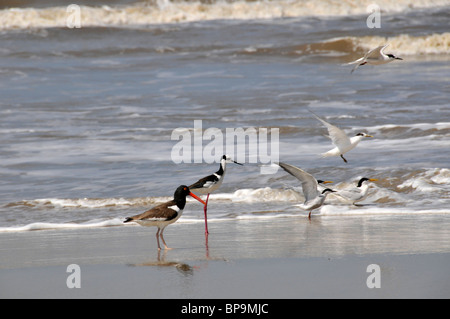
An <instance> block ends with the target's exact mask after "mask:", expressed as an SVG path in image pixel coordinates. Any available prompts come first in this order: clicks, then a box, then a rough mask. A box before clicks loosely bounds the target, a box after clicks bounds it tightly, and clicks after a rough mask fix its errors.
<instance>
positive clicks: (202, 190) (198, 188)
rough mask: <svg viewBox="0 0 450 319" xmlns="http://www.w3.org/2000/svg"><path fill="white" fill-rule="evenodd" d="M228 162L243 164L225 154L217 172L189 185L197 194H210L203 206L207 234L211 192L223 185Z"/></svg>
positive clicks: (206, 232)
mask: <svg viewBox="0 0 450 319" xmlns="http://www.w3.org/2000/svg"><path fill="white" fill-rule="evenodd" d="M227 162H233V163H235V164H238V165H243V164H241V163H238V162H236V161H233V160H232V159H231V158H230V157H228V156H226V155H223V156H222V159H221V160H220V167H219V170H218V171H217V172H215V173H214V174H211V175H208V176H206V177H203V178H201V179H199V180H198V181H197V182H195V183H194V184H192V185H191V186H189V189H191V190H192V191H193V192H196V193H197V194H200V195H204V194H208V196H207V197H206V204H205V206H204V208H203V210H204V212H205V234H209V231H208V217H207V210H208V199H209V194H211V193H212V192H214V191H215V190H217V189H218V188H219V187H220V185H222V182H223V178H224V177H225V171H226V168H227Z"/></svg>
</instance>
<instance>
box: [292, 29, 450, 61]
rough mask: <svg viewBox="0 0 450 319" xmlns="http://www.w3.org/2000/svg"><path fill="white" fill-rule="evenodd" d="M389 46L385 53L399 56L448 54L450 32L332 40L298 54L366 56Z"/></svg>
mask: <svg viewBox="0 0 450 319" xmlns="http://www.w3.org/2000/svg"><path fill="white" fill-rule="evenodd" d="M385 44H389V46H388V47H387V48H386V50H385V52H386V53H389V52H395V54H396V55H398V56H408V55H428V54H448V52H449V51H450V32H445V33H441V34H439V33H434V34H429V35H423V36H411V35H408V34H400V35H397V36H392V37H380V36H363V37H340V38H332V39H328V40H326V41H321V42H317V43H309V44H304V45H301V46H299V47H298V48H297V49H296V53H297V54H312V53H317V52H340V53H343V54H348V53H351V54H364V53H365V52H367V51H369V50H371V49H374V48H376V47H378V46H380V45H385Z"/></svg>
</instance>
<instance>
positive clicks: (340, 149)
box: [309, 110, 373, 163]
mask: <svg viewBox="0 0 450 319" xmlns="http://www.w3.org/2000/svg"><path fill="white" fill-rule="evenodd" d="M309 111H310V112H311V113H312V114H313V115H314V116H315V117H316V119H318V120H319V121H320V122H322V124H323V125H325V127H326V128H327V130H328V134H329V138H330V139H331V141H332V142H333V144H334V146H336V147H335V148H333V149H331V150H329V151H328V152H325V153H322V154H321V155H322V157H329V156H340V157H341V158H342V159H343V160H344V162H345V163H347V160H346V159H345V157H344V154H345V153H347V152H348V151H351V150H352V149H354V148H355V147H356V145H358V143H359V142H361V140H362V139H363V138H365V137H373V136H372V135H368V134H366V133H358V134H356V135H355V136H353V137H348V136H347V134H345V132H344V131H343V130H341V129H340V128H339V127H337V126H334V125H332V124H330V123H328V122H327V121H325V120H324V119H321V118H320V117H319V116H317V115H316V114H315V113H314V112H312V111H311V110H309Z"/></svg>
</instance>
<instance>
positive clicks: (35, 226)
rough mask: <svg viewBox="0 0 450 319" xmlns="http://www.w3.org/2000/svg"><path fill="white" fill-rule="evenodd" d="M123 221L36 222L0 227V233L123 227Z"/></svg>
mask: <svg viewBox="0 0 450 319" xmlns="http://www.w3.org/2000/svg"><path fill="white" fill-rule="evenodd" d="M123 225H124V223H123V219H119V218H114V219H108V220H103V221H97V220H95V221H91V222H87V223H51V222H36V223H30V224H27V225H23V226H12V227H0V233H7V232H24V231H33V230H51V229H75V228H76V229H80V228H98V227H112V226H123Z"/></svg>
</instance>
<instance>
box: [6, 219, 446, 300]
mask: <svg viewBox="0 0 450 319" xmlns="http://www.w3.org/2000/svg"><path fill="white" fill-rule="evenodd" d="M449 223H450V218H446V217H445V216H434V218H433V217H430V216H424V217H420V218H417V217H415V216H409V217H404V218H386V217H379V218H375V217H373V218H368V217H354V216H353V217H339V218H337V217H318V216H314V217H313V218H312V220H311V222H309V221H308V220H307V219H305V218H302V217H299V218H279V219H270V220H236V221H224V222H212V223H209V224H208V225H209V228H210V235H209V236H208V241H207V242H206V240H205V236H204V233H203V231H204V228H203V224H201V223H195V224H182V223H180V224H174V225H171V226H169V227H168V228H167V229H166V232H165V239H166V242H167V244H168V246H169V247H171V248H173V249H172V250H169V251H164V250H163V251H161V252H158V250H157V249H156V240H155V233H156V228H146V227H141V226H135V227H104V228H91V229H62V230H45V231H32V232H19V233H4V234H0V243H1V245H0V246H1V247H2V248H1V249H0V287H2V289H1V290H0V297H1V298H163V299H165V298H188V299H189V298H192V299H197V298H207V299H211V298H213V299H215V298H244V299H248V298H270V299H273V298H287V299H297V298H448V297H450V276H448V274H447V270H448V265H450V240H449V237H450V234H448V232H447V231H446V230H447V229H449V228H448V225H449ZM72 264H75V265H78V266H79V268H80V278H81V280H80V281H81V288H79V289H78V288H74V289H70V288H68V287H67V282H66V281H67V280H68V277H69V276H70V275H71V272H70V271H69V272H68V269H67V267H68V266H69V265H72ZM372 264H376V265H379V267H380V278H381V288H373V289H370V288H368V286H367V283H366V281H367V280H368V277H369V276H370V275H371V273H370V272H368V271H367V267H368V266H369V265H372Z"/></svg>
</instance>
